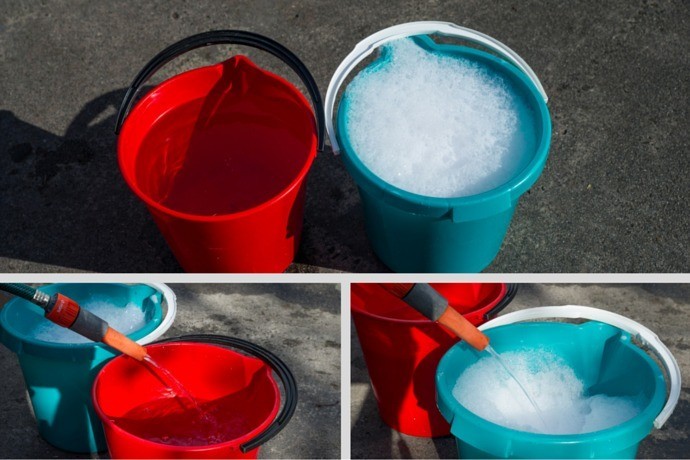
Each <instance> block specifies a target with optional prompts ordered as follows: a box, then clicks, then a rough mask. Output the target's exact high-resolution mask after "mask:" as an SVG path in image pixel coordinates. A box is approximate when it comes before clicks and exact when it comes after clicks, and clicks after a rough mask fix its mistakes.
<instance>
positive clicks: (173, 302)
mask: <svg viewBox="0 0 690 460" xmlns="http://www.w3.org/2000/svg"><path fill="white" fill-rule="evenodd" d="M144 285H145V286H149V287H151V288H153V289H155V290H156V291H158V292H160V293H161V294H163V300H164V301H165V304H166V305H167V311H166V312H165V317H164V318H163V321H161V323H160V324H159V325H158V327H156V328H155V329H154V330H153V331H151V333H150V334H148V335H146V336H144V337H142V338H141V339H139V340H137V343H138V344H139V345H146V344H149V343H151V342H153V341H155V340H157V339H159V338H160V337H161V336H162V335H163V334H165V333H166V332H168V329H170V326H172V324H173V321H175V315H177V299H176V297H175V293H174V292H173V290H172V289H170V288H169V287H168V286H167V285H166V284H163V283H144Z"/></svg>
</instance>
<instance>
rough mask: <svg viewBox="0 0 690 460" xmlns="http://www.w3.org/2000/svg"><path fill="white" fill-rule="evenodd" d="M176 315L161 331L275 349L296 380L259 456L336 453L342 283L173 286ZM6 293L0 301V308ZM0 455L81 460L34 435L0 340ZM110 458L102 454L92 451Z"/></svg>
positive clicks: (12, 361) (15, 371) (18, 378)
mask: <svg viewBox="0 0 690 460" xmlns="http://www.w3.org/2000/svg"><path fill="white" fill-rule="evenodd" d="M170 287H171V288H172V289H173V290H174V291H175V293H176V294H177V301H178V307H179V310H178V315H177V318H176V320H175V324H174V325H173V327H172V328H171V329H170V330H169V331H168V332H167V333H166V334H165V336H164V337H175V336H179V335H185V334H222V335H227V336H231V337H239V338H244V339H247V340H250V341H252V342H254V343H256V344H258V345H260V346H262V347H264V348H266V349H268V350H270V351H272V352H274V353H275V354H276V355H278V356H279V357H280V358H281V359H282V360H283V361H285V363H286V364H287V365H288V367H289V368H290V369H291V370H292V372H293V374H294V375H295V378H296V380H297V385H298V391H299V402H298V405H297V410H296V412H295V415H294V416H293V418H292V419H291V420H290V422H289V423H288V425H287V426H286V428H285V429H284V430H283V431H282V432H280V434H278V435H277V436H276V437H275V438H273V439H271V440H270V441H268V442H267V443H266V444H265V445H264V446H263V447H262V448H261V451H260V457H262V458H339V457H340V286H339V285H334V284H303V285H301V284H271V285H265V284H245V285H240V284H187V285H180V284H173V285H170ZM2 304H4V299H0V307H1V306H2ZM0 369H2V373H1V374H0V388H2V392H0V457H2V458H70V457H72V458H79V457H86V458H88V456H78V455H74V454H70V453H68V452H64V451H62V450H58V449H56V448H54V447H52V446H51V445H50V444H48V443H47V442H45V441H44V440H43V439H42V438H41V437H40V436H39V434H38V431H37V429H36V422H35V421H34V419H33V416H32V415H31V412H30V407H29V405H28V404H29V403H28V401H27V399H26V394H25V386H24V381H23V379H22V373H21V370H20V369H19V365H18V363H17V359H16V357H15V356H14V355H13V354H12V353H11V352H9V351H8V350H7V349H6V348H4V347H1V346H0ZM95 457H97V458H108V457H107V452H103V453H100V454H98V455H95Z"/></svg>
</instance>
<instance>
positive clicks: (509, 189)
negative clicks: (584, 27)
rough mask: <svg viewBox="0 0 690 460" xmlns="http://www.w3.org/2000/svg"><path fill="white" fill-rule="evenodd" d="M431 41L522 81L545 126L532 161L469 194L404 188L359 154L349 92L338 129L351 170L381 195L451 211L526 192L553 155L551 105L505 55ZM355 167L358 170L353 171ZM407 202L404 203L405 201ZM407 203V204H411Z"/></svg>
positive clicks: (436, 46)
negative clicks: (348, 116) (348, 117)
mask: <svg viewBox="0 0 690 460" xmlns="http://www.w3.org/2000/svg"><path fill="white" fill-rule="evenodd" d="M417 37H421V38H423V37H428V36H426V35H422V36H415V38H417ZM429 41H431V42H432V43H433V45H432V44H429V43H427V44H426V45H427V46H428V47H430V48H432V49H434V50H437V51H439V52H444V51H445V52H447V51H448V50H451V49H452V50H455V53H458V54H460V53H461V54H463V55H466V56H471V57H473V58H475V59H479V60H485V61H489V62H491V63H492V64H493V65H496V66H498V67H499V68H501V70H503V71H504V72H506V73H507V74H509V75H510V77H512V78H511V79H512V81H513V82H514V83H516V84H518V85H519V86H520V87H521V88H522V89H523V90H524V94H525V95H527V99H528V102H529V103H530V107H531V108H532V109H533V110H534V109H536V110H534V112H535V117H536V118H538V120H539V121H538V122H537V124H538V125H539V127H540V128H541V135H540V139H539V142H538V143H537V146H536V147H535V149H534V152H533V155H532V158H531V159H530V161H529V163H528V164H526V165H525V166H524V167H523V168H522V169H520V170H519V171H517V172H516V173H515V174H514V175H513V176H512V177H511V178H510V179H509V180H507V181H505V182H503V183H502V184H500V185H499V186H497V187H494V188H493V189H491V190H487V191H484V192H481V193H477V194H473V195H466V196H456V197H433V196H427V195H420V194H417V193H413V192H409V191H407V190H403V189H401V188H399V187H397V186H395V185H393V184H390V183H388V182H386V181H384V180H383V179H382V178H380V177H379V176H378V175H376V174H375V173H374V172H373V171H371V169H369V168H368V167H367V166H366V165H365V164H364V163H363V162H362V160H361V159H360V158H359V156H358V155H357V153H356V151H355V149H354V148H353V147H352V144H351V142H350V139H349V136H348V135H347V130H346V129H345V124H346V122H345V115H344V114H345V112H346V110H345V109H346V108H347V106H348V104H349V100H348V98H347V93H343V96H342V98H341V101H340V104H339V105H338V110H337V114H336V124H337V126H338V129H337V131H336V133H335V135H336V138H337V140H338V142H339V143H340V151H342V152H343V158H344V159H345V160H346V161H345V162H346V164H348V163H349V165H350V166H351V168H348V169H349V170H351V174H352V175H353V178H354V179H355V182H356V183H357V185H359V186H361V187H366V188H368V189H370V190H374V191H375V193H376V192H378V193H377V195H381V194H385V195H384V196H387V197H388V198H389V199H390V200H391V201H392V202H395V203H405V204H407V206H409V204H410V203H411V204H412V205H416V206H418V207H420V208H432V209H440V210H442V211H447V210H450V209H455V208H460V209H462V208H463V207H464V206H468V207H473V206H476V205H477V204H482V203H487V202H491V201H494V200H500V197H501V196H503V195H505V194H510V196H511V199H514V198H516V197H513V194H517V195H518V197H519V196H520V195H522V194H523V193H524V192H525V191H526V190H527V189H529V188H530V187H531V186H532V185H533V184H534V183H535V182H536V181H537V179H538V178H539V175H540V173H541V170H542V169H543V166H544V165H545V163H546V159H547V158H548V155H549V148H550V146H551V135H552V125H551V117H550V113H549V109H548V106H547V104H546V102H545V101H544V98H543V97H542V95H541V93H540V92H539V90H538V88H537V87H536V86H535V85H534V83H533V82H532V81H531V80H530V79H529V77H528V75H527V74H525V73H524V72H522V71H521V70H520V69H518V68H517V67H515V66H514V65H513V64H511V63H509V62H507V61H506V60H504V59H500V58H498V57H496V56H494V55H492V54H490V53H487V52H485V51H482V50H478V49H474V48H469V47H467V46H463V45H451V44H439V43H436V42H434V41H433V40H431V39H430V38H429ZM382 57H383V56H379V57H378V58H377V59H376V60H375V61H374V62H372V63H371V64H369V65H374V64H375V63H377V62H379V60H380V59H381V58H382ZM352 170H354V171H352ZM403 206H404V205H403ZM407 206H406V207H407Z"/></svg>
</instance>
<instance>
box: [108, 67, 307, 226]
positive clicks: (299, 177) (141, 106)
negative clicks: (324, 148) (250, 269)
mask: <svg viewBox="0 0 690 460" xmlns="http://www.w3.org/2000/svg"><path fill="white" fill-rule="evenodd" d="M233 59H238V60H240V61H246V62H247V63H249V64H250V65H252V66H254V67H255V68H258V69H259V70H261V71H262V72H264V73H266V74H267V75H269V76H271V77H273V78H274V79H276V80H277V81H278V82H280V83H281V84H283V85H284V86H285V87H286V88H287V89H289V90H290V91H292V92H293V93H295V94H296V95H297V97H298V98H299V102H300V103H301V104H302V105H303V106H304V107H305V108H306V109H307V110H308V111H309V113H310V114H311V122H312V126H313V133H312V136H311V144H310V146H309V153H308V155H307V158H306V160H305V161H304V164H303V165H302V167H301V169H300V170H299V172H298V173H297V174H296V176H295V177H294V178H293V180H292V181H291V182H290V183H289V184H288V185H287V186H286V187H285V188H283V189H282V190H281V191H279V192H278V193H277V194H276V195H274V196H272V197H271V198H270V199H269V200H267V201H264V202H262V203H260V204H257V205H255V206H252V207H250V208H248V209H243V210H241V211H238V212H234V213H227V214H220V215H212V216H209V215H201V214H191V213H186V212H182V211H177V210H175V209H172V208H170V207H168V206H165V205H163V204H161V203H159V202H157V201H156V200H154V199H153V198H151V197H150V196H149V195H148V194H146V193H144V192H143V191H142V190H141V188H139V186H138V185H137V181H136V178H134V177H132V176H133V174H131V173H130V172H129V171H128V168H126V167H125V165H124V159H123V157H124V154H123V153H122V152H123V151H124V150H125V149H124V147H123V144H124V142H125V141H124V139H125V138H126V137H127V136H131V134H130V131H132V130H133V129H134V128H133V127H132V126H133V125H134V124H135V121H136V118H137V115H138V113H139V112H140V111H142V110H145V108H146V105H147V104H149V103H151V102H152V99H154V98H155V95H157V94H160V91H161V90H168V89H170V87H171V86H175V85H178V84H183V83H182V82H184V81H185V80H186V79H188V78H190V77H189V76H190V74H194V73H197V72H207V73H209V74H211V73H213V72H219V71H220V73H222V69H223V66H225V65H227V63H228V62H229V61H231V60H233ZM169 110H170V108H168V109H167V110H166V112H167V111H169ZM132 119H134V122H133V121H132ZM317 129H318V128H317V123H316V118H315V113H314V111H313V110H312V107H311V105H310V104H309V101H308V100H307V98H306V97H305V96H304V94H302V92H301V91H299V90H298V89H297V87H296V86H295V85H293V84H292V83H291V82H289V81H288V80H287V79H285V78H283V77H281V76H280V75H277V74H275V73H273V72H270V71H268V70H266V69H263V68H261V67H259V66H258V65H256V64H255V63H254V62H253V61H252V60H251V59H249V58H248V57H247V56H245V55H242V54H236V55H234V56H232V57H230V58H228V59H226V60H224V61H221V62H217V63H215V64H211V65H206V66H201V67H195V68H193V69H189V70H186V71H184V72H181V73H179V74H177V75H174V76H172V77H170V78H168V79H166V80H164V81H162V82H161V83H159V84H158V85H156V86H155V87H154V88H153V89H152V90H151V91H149V92H148V93H146V94H145V95H144V96H142V97H141V98H140V99H139V100H138V101H137V102H136V104H134V107H133V108H132V110H131V111H130V113H129V115H128V116H127V118H126V119H125V121H124V122H123V123H122V128H121V129H120V132H119V134H118V136H117V161H118V166H119V168H120V174H122V177H123V178H124V180H125V182H126V183H127V186H128V187H129V188H130V190H132V191H133V192H134V194H135V195H136V196H137V197H138V198H139V199H140V200H142V201H143V202H144V203H145V204H146V205H147V206H149V207H152V208H154V209H156V210H157V211H158V212H161V213H163V214H165V215H168V216H172V217H175V218H178V219H183V220H188V221H193V222H226V221H231V220H235V219H240V218H243V217H247V216H250V215H252V214H254V213H258V212H261V211H263V210H264V209H266V208H268V207H270V206H271V205H273V204H275V203H277V202H278V201H280V200H281V199H283V198H284V197H285V196H287V195H289V194H290V193H291V192H292V191H293V190H294V189H295V188H298V187H299V186H300V185H302V183H303V182H304V181H305V179H306V176H307V174H308V173H309V171H310V169H311V166H312V165H313V163H314V160H315V159H316V155H317V152H318V137H317ZM137 156H138V152H137V153H136V154H134V157H133V158H134V159H136V157H137ZM131 169H132V170H134V169H135V167H132V168H131Z"/></svg>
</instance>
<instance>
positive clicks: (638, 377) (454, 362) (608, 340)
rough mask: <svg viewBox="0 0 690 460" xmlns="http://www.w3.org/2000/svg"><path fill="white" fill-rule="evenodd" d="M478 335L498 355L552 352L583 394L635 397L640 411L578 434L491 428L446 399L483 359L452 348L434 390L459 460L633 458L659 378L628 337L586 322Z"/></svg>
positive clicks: (660, 400)
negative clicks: (580, 383) (582, 388)
mask: <svg viewBox="0 0 690 460" xmlns="http://www.w3.org/2000/svg"><path fill="white" fill-rule="evenodd" d="M564 308H565V307H564ZM607 313H608V312H607ZM490 325H491V323H487V325H486V326H490ZM485 333H486V334H487V335H488V336H489V338H490V340H491V345H492V346H493V348H494V349H495V350H496V351H498V352H499V353H502V352H509V351H526V350H538V351H547V352H551V353H554V354H556V355H558V356H559V357H561V358H562V359H563V360H564V361H565V362H566V363H567V364H568V365H569V366H571V367H572V368H573V370H574V371H575V374H576V375H577V377H578V378H579V379H581V380H582V381H583V383H584V386H585V391H586V392H587V394H589V395H591V396H593V395H597V394H603V395H607V396H629V397H636V398H638V400H639V401H642V403H641V404H642V407H643V409H642V410H641V412H640V413H639V414H638V415H637V416H635V417H633V418H632V419H630V420H628V421H626V422H624V423H621V424H619V425H616V426H613V427H610V428H607V429H604V430H600V431H595V432H590V433H584V434H571V435H549V434H538V433H529V432H525V431H518V430H514V429H510V428H506V427H503V426H500V425H497V424H495V423H492V422H490V421H488V420H485V419H483V418H481V417H479V416H477V415H475V414H474V413H472V412H470V411H469V410H468V409H466V408H465V407H463V406H461V405H460V404H459V403H458V402H457V401H456V400H455V399H454V397H453V395H452V392H453V388H454V386H455V384H456V382H457V380H458V378H459V376H460V375H461V374H462V373H463V371H464V370H465V369H467V368H468V367H469V366H471V365H472V364H474V363H475V362H477V360H478V359H479V358H480V357H482V356H485V354H481V355H480V353H478V352H476V351H475V350H473V349H470V347H468V346H466V345H465V344H463V343H458V344H456V345H455V346H453V347H452V348H451V349H450V350H449V351H448V352H447V353H446V354H445V356H444V357H443V359H442V360H441V362H440V363H439V366H438V370H437V372H436V390H437V398H438V407H439V409H440V411H441V413H442V414H443V416H444V417H445V419H446V420H448V421H449V422H450V423H451V425H452V428H451V432H452V434H453V436H455V438H456V441H457V447H458V455H459V457H460V458H634V457H635V454H636V452H637V447H638V444H639V442H640V441H641V440H642V439H643V438H644V437H645V436H647V435H648V434H649V433H650V431H651V430H652V428H653V427H654V426H655V425H656V424H657V421H655V419H656V418H657V417H658V416H659V414H660V412H661V411H662V407H663V406H664V402H665V401H666V380H665V378H664V373H663V372H662V370H661V369H660V367H659V366H658V365H657V363H656V362H655V361H654V360H653V359H652V358H651V357H650V356H648V355H647V353H646V352H645V351H644V350H643V349H641V348H640V347H638V346H637V345H636V344H634V343H633V341H632V338H631V335H630V333H629V332H626V331H623V330H621V329H619V328H617V327H615V326H612V325H610V324H605V323H602V322H599V321H588V322H585V323H582V324H568V323H554V322H531V323H523V324H508V325H503V326H497V327H495V328H493V327H492V328H487V329H485ZM636 338H637V337H636ZM674 386H675V384H674ZM671 399H672V398H671ZM673 405H675V403H673ZM671 410H672V408H671ZM661 423H663V422H661Z"/></svg>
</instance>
